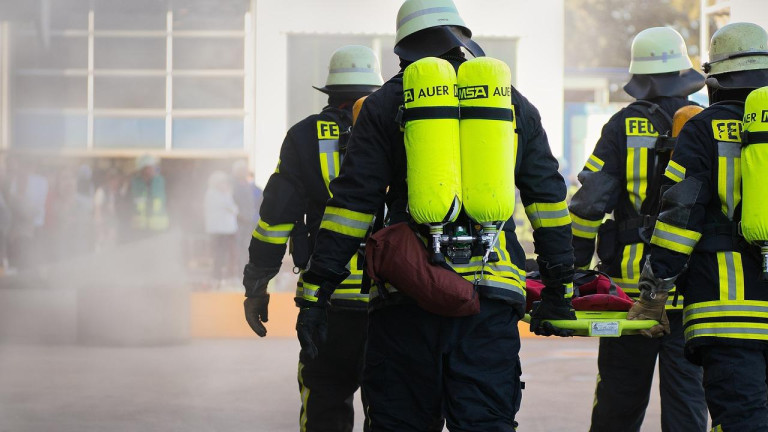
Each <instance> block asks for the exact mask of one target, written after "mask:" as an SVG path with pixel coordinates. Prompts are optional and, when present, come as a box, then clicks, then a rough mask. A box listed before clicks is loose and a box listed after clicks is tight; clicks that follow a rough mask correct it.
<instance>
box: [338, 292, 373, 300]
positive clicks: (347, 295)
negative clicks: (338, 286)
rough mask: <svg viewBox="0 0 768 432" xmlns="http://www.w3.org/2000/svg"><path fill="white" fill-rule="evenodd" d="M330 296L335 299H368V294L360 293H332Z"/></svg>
mask: <svg viewBox="0 0 768 432" xmlns="http://www.w3.org/2000/svg"><path fill="white" fill-rule="evenodd" d="M331 298H332V299H337V300H368V295H367V294H361V293H333V294H331Z"/></svg>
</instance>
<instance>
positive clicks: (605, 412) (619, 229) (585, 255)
mask: <svg viewBox="0 0 768 432" xmlns="http://www.w3.org/2000/svg"><path fill="white" fill-rule="evenodd" d="M631 56H632V58H631V62H630V65H629V72H630V73H631V74H632V77H631V79H630V80H629V82H628V83H627V84H626V85H625V86H624V90H625V91H626V92H627V93H628V94H629V95H630V96H632V97H634V98H635V99H636V101H635V102H633V103H632V104H630V105H629V106H628V107H626V108H624V109H622V110H621V111H619V112H618V113H616V114H614V115H613V117H611V119H610V120H609V121H608V123H606V124H605V126H604V127H603V130H602V134H601V136H600V139H599V140H598V142H597V144H596V145H595V149H594V151H593V152H592V155H590V156H589V159H588V160H587V162H586V164H585V165H584V169H583V171H582V172H581V173H579V176H578V178H579V181H580V182H581V188H580V189H579V190H578V191H577V192H576V194H575V195H574V196H573V199H572V200H571V204H570V211H571V218H572V220H573V247H574V253H575V265H576V266H578V267H588V266H589V265H590V263H591V261H592V255H593V253H594V250H595V239H596V237H597V238H598V242H597V243H598V250H597V253H598V256H599V257H600V260H601V261H600V270H602V271H604V272H606V273H607V274H608V275H609V276H611V277H612V278H613V280H614V281H615V282H616V283H617V284H618V285H619V286H621V287H622V289H624V291H625V292H626V293H627V294H629V295H630V296H631V297H633V298H635V299H636V298H637V297H638V296H639V293H640V291H639V290H638V285H637V283H638V279H639V278H640V269H641V268H642V266H643V263H644V255H645V254H646V253H647V247H648V240H649V238H648V236H647V235H645V230H647V229H648V228H649V227H652V226H653V223H654V218H653V213H654V210H655V209H654V206H655V204H656V203H657V202H658V190H659V187H660V182H661V177H662V175H663V169H664V167H666V164H667V161H668V160H669V155H670V152H671V150H672V146H673V144H674V141H673V140H672V139H670V138H669V137H668V135H669V133H670V130H671V127H672V117H673V115H674V114H675V112H676V111H677V110H678V109H679V108H681V107H684V106H686V105H689V104H691V102H689V101H688V95H690V94H692V93H694V92H696V91H698V90H699V89H701V88H702V87H704V77H703V76H702V75H701V74H700V73H698V72H696V71H695V70H693V69H692V65H691V61H690V59H689V58H688V51H687V49H686V46H685V42H684V41H683V38H682V36H680V34H679V33H678V32H677V31H675V30H674V29H672V28H669V27H653V28H649V29H646V30H643V31H641V32H640V33H638V34H637V36H635V38H634V40H633V41H632V48H631ZM611 212H613V219H608V220H606V221H605V222H603V218H604V217H605V215H606V214H607V213H611ZM666 307H667V309H668V310H669V319H670V322H671V329H672V333H671V334H670V335H668V336H665V337H663V338H661V339H648V338H644V337H643V336H640V335H636V336H625V337H621V338H601V339H600V348H599V354H598V359H597V364H598V378H597V386H596V389H595V403H594V405H593V408H592V426H591V429H590V430H592V431H595V432H597V431H616V430H627V431H637V430H640V425H641V424H642V422H643V417H644V416H645V409H646V407H647V406H648V401H649V397H650V392H651V383H652V381H653V373H654V369H655V367H656V358H657V357H658V358H659V377H660V379H659V390H660V394H661V400H662V413H661V424H662V429H664V430H674V431H703V430H705V429H706V426H707V410H706V406H705V403H704V390H703V389H702V387H701V375H702V373H701V368H699V367H696V366H694V365H692V364H690V363H689V362H688V361H687V360H685V358H684V356H683V343H684V338H683V323H682V301H681V300H680V305H679V306H675V305H673V304H672V298H670V301H669V302H668V303H667V305H666Z"/></svg>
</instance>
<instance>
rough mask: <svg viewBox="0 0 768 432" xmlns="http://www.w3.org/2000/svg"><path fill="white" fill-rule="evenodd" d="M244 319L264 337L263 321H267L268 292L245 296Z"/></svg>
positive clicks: (265, 331)
mask: <svg viewBox="0 0 768 432" xmlns="http://www.w3.org/2000/svg"><path fill="white" fill-rule="evenodd" d="M243 305H244V306H245V320H246V321H248V325H249V326H251V329H252V330H253V331H254V333H256V334H257V335H259V336H261V337H264V336H266V335H267V328H266V327H264V324H262V323H263V322H267V321H269V309H268V307H267V306H269V294H266V293H265V294H261V295H258V296H255V297H246V298H245V302H244V303H243Z"/></svg>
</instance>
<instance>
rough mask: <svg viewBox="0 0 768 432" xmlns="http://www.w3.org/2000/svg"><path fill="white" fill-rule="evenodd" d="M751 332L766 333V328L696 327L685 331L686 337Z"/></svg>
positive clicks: (767, 331)
mask: <svg viewBox="0 0 768 432" xmlns="http://www.w3.org/2000/svg"><path fill="white" fill-rule="evenodd" d="M729 333H736V334H753V335H768V328H764V329H762V328H745V327H704V328H696V329H687V330H686V331H685V336H686V338H693V337H698V336H707V335H708V334H709V335H711V334H714V335H719V334H729Z"/></svg>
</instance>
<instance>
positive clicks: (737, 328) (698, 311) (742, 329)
mask: <svg viewBox="0 0 768 432" xmlns="http://www.w3.org/2000/svg"><path fill="white" fill-rule="evenodd" d="M766 321H768V302H765V301H760V300H734V301H709V302H701V303H694V304H691V305H688V306H686V307H685V309H684V311H683V324H684V325H685V326H686V328H685V336H686V339H691V338H695V337H703V336H706V337H723V338H732V339H754V340H768V324H766Z"/></svg>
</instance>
